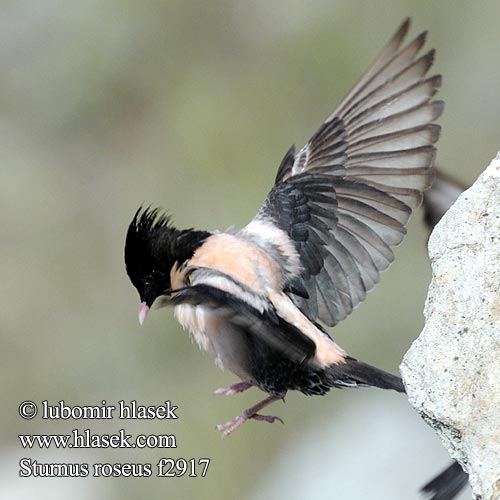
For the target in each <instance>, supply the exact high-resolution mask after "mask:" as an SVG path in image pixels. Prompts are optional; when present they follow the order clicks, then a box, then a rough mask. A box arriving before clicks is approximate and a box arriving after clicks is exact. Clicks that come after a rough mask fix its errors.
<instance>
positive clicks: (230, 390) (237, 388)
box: [214, 382, 254, 396]
mask: <svg viewBox="0 0 500 500" xmlns="http://www.w3.org/2000/svg"><path fill="white" fill-rule="evenodd" d="M253 386H254V384H252V383H251V382H239V383H238V384H233V385H230V386H229V387H219V388H218V389H216V390H215V392H214V394H223V395H224V396H232V395H233V394H238V392H243V391H246V390H247V389H250V387H253Z"/></svg>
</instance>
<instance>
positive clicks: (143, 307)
mask: <svg viewBox="0 0 500 500" xmlns="http://www.w3.org/2000/svg"><path fill="white" fill-rule="evenodd" d="M148 312H149V307H148V306H147V304H146V302H141V303H140V304H139V324H141V325H142V324H143V323H144V320H145V319H146V316H147V315H148Z"/></svg>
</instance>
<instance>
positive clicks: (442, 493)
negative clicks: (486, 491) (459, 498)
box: [421, 462, 469, 500]
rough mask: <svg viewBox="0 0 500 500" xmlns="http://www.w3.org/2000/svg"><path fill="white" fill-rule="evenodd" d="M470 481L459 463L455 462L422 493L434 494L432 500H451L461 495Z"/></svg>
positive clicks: (426, 486)
mask: <svg viewBox="0 0 500 500" xmlns="http://www.w3.org/2000/svg"><path fill="white" fill-rule="evenodd" d="M468 481H469V475H468V474H467V472H465V471H464V470H463V469H462V467H461V466H460V464H459V463H458V462H454V463H453V464H451V465H450V466H449V467H448V468H447V469H445V470H444V471H443V472H441V474H439V475H438V476H436V477H435V478H434V479H433V480H432V481H430V482H429V483H427V484H426V485H425V486H424V487H423V488H422V489H421V491H422V492H424V493H428V494H432V497H430V500H450V499H451V498H454V497H455V496H456V495H458V494H459V493H460V490H461V489H462V488H464V487H465V485H466V484H467V482H468Z"/></svg>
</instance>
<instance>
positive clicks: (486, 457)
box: [401, 153, 500, 500]
mask: <svg viewBox="0 0 500 500" xmlns="http://www.w3.org/2000/svg"><path fill="white" fill-rule="evenodd" d="M429 255H430V259H431V263H432V274H433V277H432V282H431V285H430V288H429V293H428V296H427V300H426V304H425V310H424V316H425V327H424V329H423V331H422V333H421V334H420V336H419V337H418V339H417V340H415V341H414V342H413V344H412V346H411V348H410V350H409V351H408V352H407V353H406V355H405V357H404V359H403V363H402V365H401V373H402V376H403V380H404V383H405V386H406V388H407V391H408V397H409V401H410V403H411V404H412V405H413V407H414V408H415V409H416V410H417V412H418V413H419V414H420V415H421V417H422V418H423V419H424V420H425V421H426V422H427V423H428V424H429V425H430V426H431V427H433V428H434V429H435V431H436V432H437V433H438V434H439V436H440V438H441V440H442V442H443V444H444V446H445V448H446V449H447V450H448V452H449V454H450V455H451V456H452V457H453V458H455V459H456V460H458V461H459V462H460V463H461V464H462V466H463V467H464V469H465V470H466V471H467V472H468V473H469V474H470V483H471V486H472V489H473V492H474V497H475V498H476V499H482V500H490V499H498V498H500V153H499V154H498V155H497V158H496V159H495V160H493V161H492V162H491V164H490V165H489V167H488V168H487V169H486V170H485V171H484V172H483V173H482V174H481V176H480V177H479V179H478V180H477V181H476V182H475V183H474V185H473V186H472V187H471V188H470V189H468V190H467V191H465V192H464V193H463V194H462V195H461V196H460V197H459V198H458V200H457V201H456V203H455V204H454V205H453V206H452V207H451V208H450V210H449V211H448V212H447V213H446V215H445V216H444V217H443V219H442V220H441V221H440V223H439V224H438V225H437V226H436V228H435V230H434V232H433V234H432V236H431V238H430V240H429Z"/></svg>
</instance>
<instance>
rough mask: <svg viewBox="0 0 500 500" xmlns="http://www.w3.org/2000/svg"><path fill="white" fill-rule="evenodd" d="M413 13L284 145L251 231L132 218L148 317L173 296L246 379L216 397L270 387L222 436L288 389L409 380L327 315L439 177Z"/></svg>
mask: <svg viewBox="0 0 500 500" xmlns="http://www.w3.org/2000/svg"><path fill="white" fill-rule="evenodd" d="M409 24H410V23H409V20H406V21H405V22H404V23H403V24H402V25H401V27H400V28H399V29H398V31H397V33H396V34H395V35H394V36H393V38H392V39H391V40H390V41H389V43H388V44H387V45H386V47H385V48H384V49H383V50H382V52H381V53H380V54H379V56H378V57H377V58H376V59H375V61H374V63H373V64H372V65H371V67H370V68H369V69H368V71H367V72H366V73H365V74H364V76H363V77H362V78H361V79H360V80H359V81H358V83H357V84H356V85H355V86H354V87H353V88H352V90H351V91H350V92H349V93H348V95H347V97H345V99H344V100H343V101H342V102H341V103H340V105H339V106H338V108H337V109H336V111H334V112H333V113H332V114H331V115H330V116H328V118H327V119H326V120H325V121H324V123H323V124H322V125H321V126H320V127H319V129H318V130H317V131H316V133H315V134H314V135H313V136H312V137H311V139H310V140H309V142H308V143H307V144H306V145H305V146H304V147H303V148H302V149H300V150H299V151H298V152H297V153H296V152H295V148H294V147H293V146H292V147H291V148H290V149H289V150H288V152H287V153H286V155H285V157H284V158H283V160H282V162H281V164H280V166H279V168H278V171H277V174H276V179H275V184H274V186H273V187H272V189H271V191H270V193H269V194H268V196H267V198H266V200H265V201H264V203H263V205H262V207H261V208H260V210H259V211H258V212H257V215H256V216H255V217H254V218H253V219H252V220H251V222H250V223H249V224H247V225H246V226H245V227H244V228H243V229H241V230H240V231H238V232H232V233H230V232H210V231H204V230H194V229H177V228H176V227H174V225H173V224H172V222H171V220H170V218H169V217H168V216H166V215H163V214H162V213H161V212H160V211H159V210H158V209H151V208H139V210H137V212H136V214H135V216H134V218H133V220H132V222H131V224H130V226H129V229H128V232H127V237H126V243H125V264H126V268H127V273H128V275H129V277H130V280H131V281H132V283H133V285H134V286H135V288H136V289H137V291H138V292H139V295H140V305H139V321H140V323H141V324H142V322H143V321H144V319H145V317H146V315H147V313H148V311H149V309H150V307H151V306H152V305H153V303H154V302H156V303H157V304H158V305H159V306H160V307H161V306H167V305H169V306H173V307H174V313H175V316H176V318H177V319H178V321H179V322H180V323H181V324H182V326H183V327H184V328H185V329H186V330H188V332H189V333H190V334H191V336H192V338H193V339H194V340H195V341H196V342H197V343H198V344H199V346H200V347H201V348H203V349H204V350H205V351H207V352H208V353H209V354H210V355H211V356H212V357H213V358H214V359H215V363H216V364H217V365H218V366H219V367H220V368H223V369H227V370H230V371H231V372H233V373H234V374H235V375H236V376H237V377H238V378H239V379H240V381H239V382H238V383H236V384H234V385H232V386H230V387H226V388H221V389H218V390H217V391H216V392H217V393H218V394H227V395H230V394H235V393H238V392H242V391H244V390H247V389H249V388H250V387H257V388H259V389H260V390H262V391H264V392H265V393H266V397H265V398H264V399H263V400H262V401H260V402H258V403H257V404H255V405H254V406H252V407H251V408H248V409H247V410H245V411H244V412H243V413H242V414H241V415H239V416H237V417H236V418H234V419H232V420H230V421H229V422H227V423H225V424H222V425H219V426H217V429H218V430H220V431H221V432H222V433H223V434H224V435H228V434H230V433H232V432H234V431H235V430H236V429H237V428H238V427H239V426H241V425H242V424H243V423H244V422H246V421H247V420H260V421H265V422H275V421H277V420H278V421H281V419H280V418H279V417H275V416H270V415H263V414H261V413H260V412H261V410H262V409H263V408H264V407H266V406H267V405H269V404H270V403H272V402H273V401H276V400H280V399H283V398H284V397H285V394H286V393H287V391H289V390H297V391H301V392H302V393H304V394H306V395H316V394H317V395H322V394H326V393H327V392H328V391H329V390H330V389H332V388H334V387H338V388H345V387H368V386H373V387H379V388H382V389H393V390H395V391H398V392H404V391H405V389H404V386H403V383H402V381H401V379H400V378H399V377H397V376H395V375H391V374H390V373H387V372H385V371H383V370H380V369H378V368H375V367H373V366H371V365H369V364H366V363H364V362H362V361H358V360H357V359H355V358H353V357H351V356H349V355H348V354H347V353H346V351H345V350H344V349H342V348H341V347H340V346H339V345H338V344H337V343H336V342H335V341H334V340H333V339H332V337H331V336H330V334H329V333H328V332H327V331H326V330H325V328H324V327H323V326H322V325H326V326H330V327H331V326H334V325H336V324H337V323H338V322H339V321H341V320H343V319H344V318H345V317H346V316H347V315H349V314H350V313H351V311H352V310H353V309H354V307H356V306H357V305H358V304H359V303H360V302H361V301H363V300H364V299H365V297H366V293H367V292H368V291H369V290H371V289H372V288H373V287H374V286H375V284H376V283H377V282H378V281H379V277H380V273H381V271H383V270H385V269H387V267H388V266H389V265H390V264H391V262H392V261H393V259H394V254H393V247H394V246H395V245H398V244H399V243H401V241H402V240H403V238H404V235H405V233H406V228H405V227H406V224H407V222H408V219H409V217H410V214H411V212H412V210H414V209H415V208H417V207H418V206H419V205H420V203H421V202H422V193H423V192H424V191H425V190H426V189H428V188H429V186H430V185H431V184H432V181H433V169H432V165H433V161H434V157H435V153H436V149H435V147H434V144H435V142H436V141H437V140H438V137H439V132H440V127H439V125H437V124H435V123H434V122H435V120H436V119H437V118H438V117H439V116H440V115H441V113H442V110H443V102H442V101H439V100H434V96H435V94H436V92H437V91H438V89H439V87H440V85H441V77H440V76H439V75H433V76H427V73H428V71H429V69H430V67H431V65H432V63H433V60H434V50H429V51H427V52H424V53H423V54H422V53H421V52H422V48H423V46H424V43H425V39H426V33H422V34H420V35H419V36H417V37H416V38H415V39H414V40H412V41H411V42H410V43H408V44H406V45H405V44H404V39H405V36H406V34H407V31H408V28H409ZM452 467H455V465H454V466H452ZM458 469H459V472H457V474H459V473H460V471H461V469H460V467H458ZM462 474H463V473H462ZM465 477H466V476H465ZM440 488H441V490H443V491H445V490H446V484H445V485H444V486H443V485H442V482H439V481H438V482H437V483H436V484H434V485H433V490H432V491H436V492H437V491H440ZM436 498H439V497H436ZM443 498H448V497H443ZM449 498H451V497H449Z"/></svg>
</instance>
